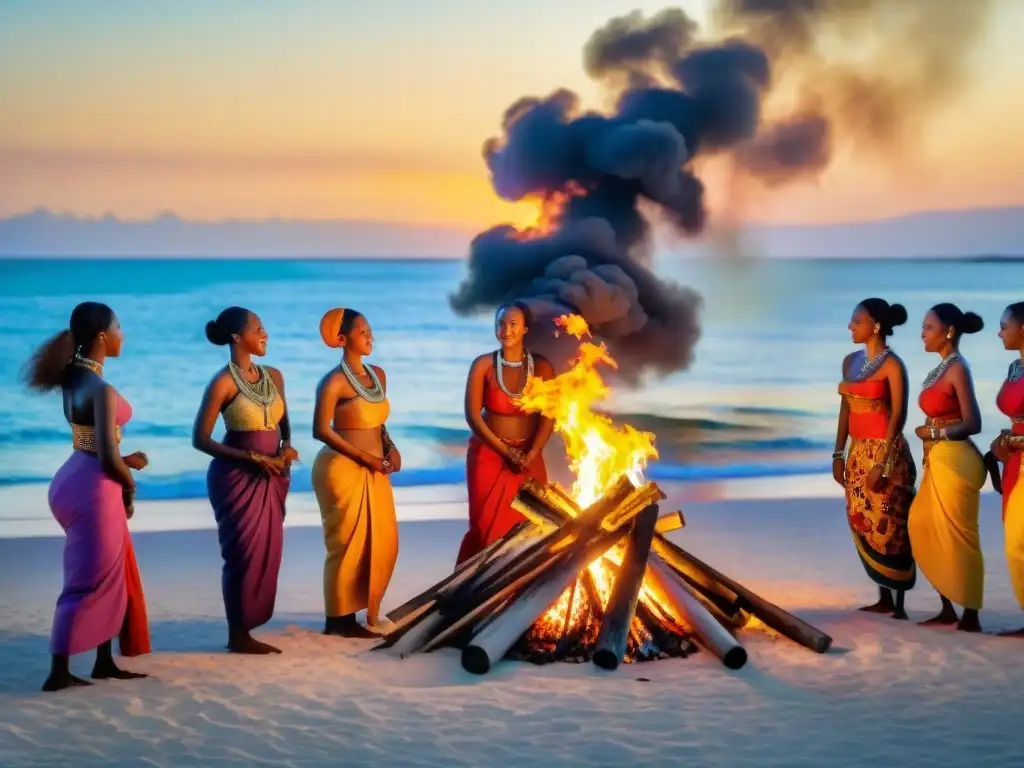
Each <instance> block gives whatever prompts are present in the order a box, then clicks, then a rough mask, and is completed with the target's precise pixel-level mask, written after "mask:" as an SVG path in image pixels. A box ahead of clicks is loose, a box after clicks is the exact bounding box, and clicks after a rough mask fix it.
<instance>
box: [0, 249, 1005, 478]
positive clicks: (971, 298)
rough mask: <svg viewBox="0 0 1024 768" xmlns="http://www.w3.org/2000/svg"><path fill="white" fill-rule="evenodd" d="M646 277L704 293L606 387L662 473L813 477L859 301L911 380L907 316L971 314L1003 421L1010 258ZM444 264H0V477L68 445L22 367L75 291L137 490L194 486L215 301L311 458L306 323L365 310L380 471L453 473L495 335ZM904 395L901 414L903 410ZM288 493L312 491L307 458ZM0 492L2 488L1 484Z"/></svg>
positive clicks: (917, 375)
mask: <svg viewBox="0 0 1024 768" xmlns="http://www.w3.org/2000/svg"><path fill="white" fill-rule="evenodd" d="M654 266H655V271H656V272H658V273H659V274H660V275H662V276H664V277H667V278H670V279H673V280H676V281H678V282H680V283H683V284H685V285H689V286H692V287H694V288H696V289H698V290H699V291H700V292H701V293H702V295H703V296H704V300H705V309H704V329H703V335H702V337H701V340H700V342H699V344H698V346H697V353H696V361H695V363H694V364H693V366H692V367H691V368H690V369H689V370H686V371H681V372H678V373H676V374H673V375H671V376H669V377H667V378H663V379H657V380H655V379H652V380H648V381H647V382H646V383H645V384H644V386H642V387H640V388H638V389H636V390H632V391H630V390H626V389H622V388H618V389H616V390H615V392H614V394H613V397H612V399H611V401H610V402H609V404H608V405H609V410H610V411H611V412H613V413H614V414H615V415H616V416H617V417H618V418H621V419H623V420H626V421H629V422H630V423H632V424H634V425H635V426H638V427H641V428H644V429H648V430H650V431H652V432H654V433H655V434H656V435H657V445H658V448H659V450H660V452H661V458H660V460H659V461H657V462H656V463H655V464H653V465H652V466H651V468H650V471H649V475H650V476H652V477H654V478H661V479H701V478H713V477H714V478H731V477H749V476H763V475H779V474H802V473H807V472H824V471H828V467H829V465H830V458H829V457H830V453H831V447H832V441H833V435H834V431H835V414H836V410H837V407H838V399H837V395H836V392H835V387H836V383H837V380H838V378H839V367H840V362H841V360H842V358H843V356H844V355H845V354H846V353H847V352H849V351H850V350H851V349H852V347H851V344H850V340H849V335H848V332H847V330H846V324H847V322H848V319H849V315H850V312H851V310H852V309H853V307H854V306H855V305H856V303H857V302H858V301H860V300H861V299H864V298H866V297H868V296H874V295H878V296H882V297H884V298H886V299H888V300H889V301H899V302H902V303H903V304H904V305H905V306H906V307H907V309H908V310H909V313H910V318H911V319H910V321H909V322H908V324H907V325H905V326H903V327H902V328H900V329H898V330H897V334H896V336H895V337H894V339H893V345H894V347H895V348H896V350H897V351H898V352H899V353H900V354H901V355H903V357H904V359H905V360H906V361H907V363H908V366H909V368H910V373H911V385H912V394H913V396H914V397H916V392H917V384H918V382H919V381H920V380H921V379H922V378H923V377H924V375H925V374H926V373H927V372H928V370H929V369H930V368H931V367H932V366H933V365H934V364H935V362H937V361H936V360H934V359H932V357H931V356H929V355H927V354H925V353H924V352H923V350H922V348H921V343H920V339H919V333H918V328H919V325H920V318H921V317H922V316H923V314H924V312H925V311H926V310H927V308H928V307H929V306H931V305H932V304H934V303H936V302H939V301H953V302H955V303H957V304H958V305H960V306H961V308H963V309H965V310H966V309H970V310H974V311H976V312H978V313H980V314H981V315H982V316H983V317H984V318H985V321H986V323H987V324H988V327H987V328H986V329H985V330H984V331H983V332H982V333H981V334H979V335H976V336H972V337H967V338H966V339H965V340H964V343H963V350H962V351H963V353H964V355H965V356H966V357H967V359H968V360H969V361H970V363H971V365H972V369H973V372H974V375H975V379H976V382H977V389H978V398H979V400H980V403H981V408H982V413H983V419H984V434H983V436H982V440H983V441H984V442H985V444H987V442H988V440H989V439H990V437H991V436H992V435H994V434H995V433H996V432H997V431H998V429H999V428H1000V427H1001V426H1002V418H1001V416H1000V415H999V414H998V412H997V411H996V409H995V405H994V399H995V395H996V391H997V390H998V387H999V384H1000V382H1001V381H1002V378H1003V376H1004V374H1005V372H1006V367H1007V365H1008V363H1009V361H1010V359H1011V356H1008V354H1007V353H1006V352H1005V351H1004V350H1003V349H1002V347H1001V345H1000V343H999V340H998V338H997V337H996V332H997V330H998V321H999V315H1000V313H1001V311H1002V308H1003V307H1004V306H1005V305H1006V304H1008V303H1010V302H1013V301H1020V300H1022V299H1024V263H1012V262H1007V263H991V262H980V261H956V262H951V261H920V260H918V261H912V260H891V261H886V260H875V261H857V262H853V261H834V260H818V261H813V260H753V261H719V262H716V261H711V260H672V261H668V260H662V261H656V262H655V265H654ZM464 268H465V267H464V265H463V264H462V263H461V262H458V261H423V260H386V261H385V260H378V261H351V260H346V261H325V260H316V261H301V260H295V261H288V260H274V261H270V260H239V259H234V260H215V259H205V260H156V259H136V260H82V259H65V260H57V259H10V260H2V261H0V269H2V271H3V272H2V273H3V275H4V279H3V280H2V281H0V402H2V403H3V407H2V411H0V486H3V485H7V486H9V485H12V484H23V483H46V482H48V480H49V478H50V477H51V476H52V474H53V472H54V471H55V470H56V469H57V468H58V467H59V466H60V464H61V462H62V461H63V460H64V459H65V458H66V456H67V453H68V451H69V443H70V440H69V432H68V428H67V425H66V424H65V423H64V421H63V418H62V415H61V409H60V406H59V402H58V399H57V398H56V397H42V396H38V395H35V394H33V393H30V392H28V391H27V390H25V389H24V388H23V386H22V385H21V383H20V381H19V372H20V370H21V367H22V365H23V364H24V362H25V360H26V359H27V358H28V356H29V355H30V354H31V352H32V350H33V348H34V347H35V346H36V345H37V344H39V343H40V342H42V341H43V340H44V339H45V338H47V337H49V336H50V335H51V334H53V333H55V332H56V331H58V330H60V329H61V328H63V327H65V325H66V323H67V318H68V315H69V313H70V311H71V309H72V307H73V306H74V305H75V304H76V303H78V302H79V301H83V300H86V299H93V300H100V301H105V302H107V303H109V304H110V305H111V306H113V307H114V309H115V310H116V311H117V313H118V315H119V317H120V318H121V322H122V325H123V327H124V331H125V342H126V343H125V347H124V354H123V356H122V357H121V358H120V359H118V360H116V361H111V362H110V363H109V365H108V367H107V378H108V380H109V381H111V383H113V384H114V385H115V386H116V387H117V388H118V389H119V390H120V391H121V392H122V394H124V396H125V397H127V398H128V400H129V401H130V402H131V403H132V406H133V407H134V412H135V415H134V418H133V420H132V422H131V424H130V426H129V428H128V429H127V431H126V438H125V448H126V449H127V450H144V451H146V452H147V453H148V454H149V457H150V462H151V464H150V467H149V469H148V470H147V471H146V473H144V475H142V476H141V477H140V483H139V496H140V498H198V497H202V496H204V495H205V479H204V478H205V468H206V465H207V462H208V459H207V457H205V456H204V455H202V454H199V453H197V452H195V451H194V450H192V448H191V445H190V431H191V425H192V419H193V417H194V415H195V411H196V408H197V406H198V404H199V400H200V397H201V394H202V391H203V388H204V387H205V385H206V383H207V382H208V380H209V378H210V376H211V375H212V374H213V373H214V372H215V371H216V370H217V368H218V367H219V366H221V365H222V364H223V363H224V360H225V350H224V349H223V348H216V347H214V346H212V345H210V344H209V343H208V342H207V341H206V339H205V336H204V333H203V327H204V325H205V323H206V321H207V320H209V319H211V318H212V317H214V316H215V315H216V314H217V313H218V312H219V311H220V310H221V309H222V308H223V307H225V306H228V305H231V304H241V305H243V306H247V307H249V308H251V309H253V310H255V311H256V312H258V313H259V314H260V316H261V317H262V318H263V321H264V324H265V325H266V327H267V329H268V331H269V334H270V343H269V352H268V356H267V359H266V362H267V363H269V364H272V365H275V366H277V367H279V368H280V369H281V370H282V372H283V373H284V375H285V378H286V384H287V394H288V399H289V409H290V412H291V416H292V423H293V425H294V426H293V430H294V433H295V438H294V442H295V445H296V447H297V449H298V450H299V452H300V454H301V456H302V457H303V459H306V460H308V462H311V461H312V458H313V456H314V455H315V453H316V450H317V444H316V443H315V441H314V440H313V439H312V437H311V436H310V428H311V416H312V410H313V397H314V391H315V387H316V384H317V381H318V380H319V378H320V377H321V376H322V375H323V373H324V372H325V371H327V370H328V369H329V368H330V367H331V366H332V365H334V364H335V363H336V360H335V353H334V352H333V351H332V350H330V349H327V348H326V347H325V346H324V345H323V344H322V342H321V341H320V339H319V335H318V331H317V326H318V322H319V319H320V317H321V315H322V314H323V312H324V311H325V310H326V309H328V308H330V307H332V306H350V307H355V308H357V309H359V310H361V311H362V312H364V314H366V315H367V317H368V318H369V320H370V322H371V324H372V326H373V329H374V337H375V350H374V356H373V361H374V362H376V363H377V364H379V365H381V366H383V367H384V368H385V370H386V371H387V373H388V383H389V390H390V399H391V403H392V416H391V422H390V426H391V431H392V433H393V434H394V436H395V439H396V441H397V442H399V444H400V445H401V447H402V449H403V456H404V462H405V467H406V468H405V470H404V471H403V472H402V473H401V474H399V475H396V476H395V478H394V479H395V482H396V484H398V483H401V484H407V485H421V484H444V483H461V482H462V481H463V478H464V467H463V455H464V446H465V442H466V438H467V436H468V431H467V428H466V426H465V423H464V421H463V417H462V397H463V387H464V382H465V375H466V372H467V370H468V366H469V363H470V361H471V360H472V359H473V357H475V356H476V355H478V354H480V353H482V352H485V351H488V350H490V349H492V348H493V347H494V340H493V337H492V335H491V318H490V316H481V317H476V318H461V317H456V316H455V315H454V314H453V313H452V311H451V310H450V308H449V306H448V296H449V294H450V293H451V292H452V291H453V290H454V289H455V287H456V286H457V285H458V283H459V281H460V280H461V278H462V276H463V273H464ZM921 418H922V417H921V415H920V412H919V411H918V410H917V408H916V404H912V407H911V416H910V421H911V425H914V424H917V423H920V419H921ZM293 487H294V488H295V489H296V490H307V489H309V471H308V463H303V464H301V465H299V466H297V467H296V469H295V477H294V486H293ZM2 493H3V490H2V488H0V494H2Z"/></svg>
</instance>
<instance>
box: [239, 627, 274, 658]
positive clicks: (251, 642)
mask: <svg viewBox="0 0 1024 768" xmlns="http://www.w3.org/2000/svg"><path fill="white" fill-rule="evenodd" d="M227 648H228V653H244V654H247V655H249V656H267V655H269V654H272V653H280V652H281V649H280V648H275V647H274V646H272V645H270V644H268V643H261V642H260V641H259V640H257V639H256V638H255V637H253V636H252V635H250V634H249V633H248V632H229V633H228V646H227Z"/></svg>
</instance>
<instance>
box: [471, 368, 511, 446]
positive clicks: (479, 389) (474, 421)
mask: <svg viewBox="0 0 1024 768" xmlns="http://www.w3.org/2000/svg"><path fill="white" fill-rule="evenodd" d="M490 365H491V358H490V355H481V356H480V357H478V358H477V359H476V360H474V361H473V365H472V366H471V367H470V369H469V377H468V378H467V379H466V398H465V410H466V424H468V425H469V428H470V430H472V432H473V434H474V435H476V436H477V437H478V438H480V439H481V440H482V441H483V442H484V444H485V445H487V446H489V447H490V448H491V450H492V451H494V452H495V453H497V454H498V455H499V456H504V457H505V458H508V457H509V455H510V454H509V450H508V446H507V445H505V443H503V442H502V441H501V439H500V438H499V437H498V436H497V435H496V434H494V433H493V432H492V431H491V428H490V427H488V426H487V423H486V422H485V421H484V417H483V409H484V377H485V376H486V375H487V370H488V368H489V367H490Z"/></svg>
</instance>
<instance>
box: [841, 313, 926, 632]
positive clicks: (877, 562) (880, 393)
mask: <svg viewBox="0 0 1024 768" xmlns="http://www.w3.org/2000/svg"><path fill="white" fill-rule="evenodd" d="M906 321H907V310H906V309H904V308H903V306H902V305H900V304H892V305H890V304H889V303H888V302H887V301H885V300H883V299H878V298H871V299H865V300H864V301H862V302H861V303H860V304H858V305H857V307H856V308H855V309H854V311H853V316H852V318H851V319H850V325H849V329H850V333H851V335H852V337H853V342H854V343H855V344H863V345H864V349H863V351H858V352H853V353H851V354H849V355H847V356H846V359H845V360H843V372H842V375H843V378H842V381H840V383H839V394H840V396H841V397H842V404H841V406H840V409H839V425H838V428H837V434H836V446H835V451H834V452H833V454H832V474H833V476H834V477H835V479H836V482H837V483H839V484H840V485H842V486H843V487H844V488H845V489H846V515H847V521H848V522H849V524H850V533H851V534H853V541H854V545H855V546H856V548H857V555H858V556H859V557H860V560H861V563H862V564H863V566H864V570H865V571H867V574H868V576H869V577H870V578H871V579H872V580H873V581H874V582H875V583H876V584H878V602H877V603H874V604H873V605H869V606H866V607H864V608H861V610H862V611H869V612H871V613H888V614H892V616H893V618H895V619H906V618H907V613H906V610H905V609H904V607H903V600H904V596H905V594H906V592H907V590H909V589H912V588H913V586H914V582H915V581H916V578H917V571H916V569H915V567H914V558H913V556H912V555H911V551H910V539H909V537H908V536H907V513H908V512H909V510H910V503H911V501H912V500H913V498H914V483H915V481H916V479H917V468H916V467H915V465H914V459H913V457H912V456H911V455H910V448H909V446H908V445H907V441H906V440H905V439H904V437H903V427H904V425H905V424H906V420H907V401H908V395H907V391H908V387H907V369H906V366H905V365H904V364H903V361H902V360H901V359H900V358H899V357H897V356H896V353H894V352H893V351H892V349H891V348H890V347H889V344H888V338H889V337H890V336H891V335H892V333H893V328H894V327H896V326H898V325H903V323H905V322H906ZM848 438H849V443H850V444H849V450H848V451H847V439H848ZM894 592H895V599H894V598H893V593H894Z"/></svg>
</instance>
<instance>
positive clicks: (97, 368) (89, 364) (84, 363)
mask: <svg viewBox="0 0 1024 768" xmlns="http://www.w3.org/2000/svg"><path fill="white" fill-rule="evenodd" d="M74 362H75V365H77V366H79V367H80V368H88V369H89V370H90V371H92V372H93V373H95V374H96V375H97V376H102V375H103V366H102V365H100V364H99V363H97V362H96V361H95V360H90V359H89V358H88V357H82V356H81V355H78V354H76V355H75V360H74Z"/></svg>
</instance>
